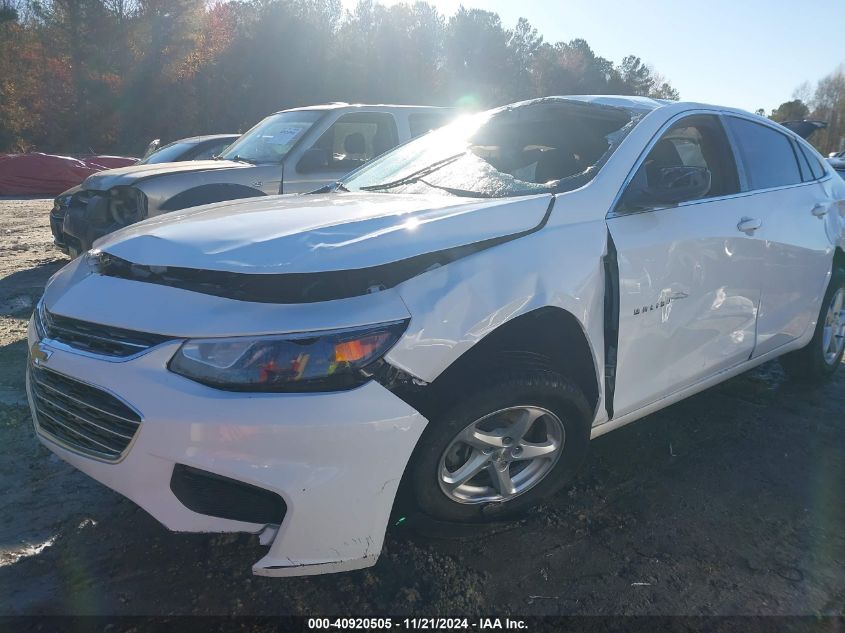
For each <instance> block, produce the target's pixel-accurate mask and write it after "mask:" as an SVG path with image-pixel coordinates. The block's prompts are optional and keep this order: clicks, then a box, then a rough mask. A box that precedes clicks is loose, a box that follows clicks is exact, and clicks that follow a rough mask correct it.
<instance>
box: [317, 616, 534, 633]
mask: <svg viewBox="0 0 845 633" xmlns="http://www.w3.org/2000/svg"><path fill="white" fill-rule="evenodd" d="M394 628H396V629H406V630H429V631H432V630H433V631H442V630H471V629H474V630H478V631H494V630H500V631H504V630H510V631H519V630H525V629H527V628H528V624H527V623H526V622H525V620H522V619H519V618H516V619H511V618H479V619H478V620H475V621H470V619H469V618H403V619H394V618H334V619H331V618H309V619H308V629H309V630H312V631H319V630H351V629H365V630H373V629H383V630H389V629H394Z"/></svg>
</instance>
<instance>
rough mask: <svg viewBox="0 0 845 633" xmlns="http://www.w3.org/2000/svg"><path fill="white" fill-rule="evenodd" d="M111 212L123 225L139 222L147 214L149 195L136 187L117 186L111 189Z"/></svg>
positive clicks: (113, 217)
mask: <svg viewBox="0 0 845 633" xmlns="http://www.w3.org/2000/svg"><path fill="white" fill-rule="evenodd" d="M109 214H110V215H111V217H112V219H113V220H114V221H115V222H117V223H118V224H120V225H121V226H126V225H127V224H132V223H134V222H138V221H139V220H142V219H144V217H145V216H146V215H147V196H146V195H145V194H144V192H143V191H141V190H140V189H135V187H115V188H114V189H111V190H110V191H109Z"/></svg>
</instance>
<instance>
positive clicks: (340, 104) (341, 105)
mask: <svg viewBox="0 0 845 633" xmlns="http://www.w3.org/2000/svg"><path fill="white" fill-rule="evenodd" d="M363 108H367V109H373V108H378V109H383V110H443V111H444V112H448V111H450V110H452V109H453V108H446V107H442V106H429V105H407V104H405V105H401V104H395V103H346V102H344V101H335V102H332V103H320V104H316V105H310V106H301V107H299V108H288V109H287V110H279V111H278V112H274V113H273V114H278V113H279V112H299V111H302V110H342V109H348V110H360V109H363Z"/></svg>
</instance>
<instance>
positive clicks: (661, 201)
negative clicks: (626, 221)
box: [622, 165, 712, 209]
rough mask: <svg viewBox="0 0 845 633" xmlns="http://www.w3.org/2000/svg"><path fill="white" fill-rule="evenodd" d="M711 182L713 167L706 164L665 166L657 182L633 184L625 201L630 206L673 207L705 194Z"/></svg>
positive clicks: (626, 194)
mask: <svg viewBox="0 0 845 633" xmlns="http://www.w3.org/2000/svg"><path fill="white" fill-rule="evenodd" d="M711 182H712V177H711V175H710V170H709V169H707V168H706V167H694V166H687V165H681V166H677V167H663V168H662V169H661V170H660V172H659V174H658V177H657V182H656V183H654V184H649V185H648V186H645V187H637V186H632V187H630V188H629V189H628V191H626V192H625V195H624V197H623V198H622V200H623V203H624V205H625V207H626V208H628V209H648V208H651V207H665V206H672V205H675V204H678V203H680V202H686V201H687V200H697V199H698V198H702V197H704V196H706V195H707V193H708V192H709V191H710V185H711ZM632 185H633V183H632Z"/></svg>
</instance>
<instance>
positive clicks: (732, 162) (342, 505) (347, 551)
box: [27, 97, 845, 576]
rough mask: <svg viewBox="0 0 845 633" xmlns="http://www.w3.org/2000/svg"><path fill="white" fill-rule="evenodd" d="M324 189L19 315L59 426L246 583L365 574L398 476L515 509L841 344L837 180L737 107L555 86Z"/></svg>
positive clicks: (71, 447)
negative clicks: (596, 448) (641, 438)
mask: <svg viewBox="0 0 845 633" xmlns="http://www.w3.org/2000/svg"><path fill="white" fill-rule="evenodd" d="M331 189H332V190H330V191H325V192H323V193H315V194H312V195H307V196H275V197H264V198H256V199H251V200H243V201H238V202H229V203H221V204H217V205H208V206H204V207H197V208H194V209H188V210H185V211H179V212H174V213H172V214H169V215H166V216H162V217H156V218H151V219H149V220H147V221H144V222H142V223H140V224H137V225H134V226H131V227H128V228H126V229H123V230H121V231H119V232H117V233H114V234H113V235H110V236H108V237H106V238H104V239H103V240H101V241H100V242H99V243H98V244H97V248H95V249H94V250H92V251H90V252H88V253H87V255H85V256H83V257H81V258H79V259H77V260H76V261H74V262H72V263H70V264H69V265H68V266H66V267H65V268H64V269H62V270H61V271H60V272H59V273H58V274H56V275H55V276H54V277H53V278H52V279H51V280H50V283H49V284H48V286H47V288H46V291H45V294H44V297H43V299H42V300H41V302H40V303H39V305H38V308H37V311H36V313H35V315H34V316H33V319H32V323H31V325H30V328H29V342H30V352H31V356H30V363H29V366H28V376H27V385H28V393H29V398H30V404H31V408H32V414H33V418H34V421H35V428H36V432H37V434H38V436H39V438H40V439H41V441H42V442H43V443H44V444H45V445H46V446H48V447H49V448H50V450H52V451H54V452H55V453H56V454H58V455H59V456H60V457H62V458H63V459H65V460H67V461H68V462H70V463H71V464H73V465H75V466H76V467H77V468H79V469H80V470H82V471H84V472H86V473H87V474H89V475H90V476H92V477H94V478H95V479H97V480H99V481H101V482H103V483H104V484H106V485H107V486H109V487H111V488H113V489H115V490H117V491H118V492H120V493H122V494H124V495H126V496H127V497H129V498H130V499H132V500H134V501H135V502H137V503H138V504H139V505H141V506H142V507H143V508H145V509H146V510H147V511H148V512H150V513H151V514H152V515H153V516H155V517H156V518H157V519H158V520H160V521H161V522H162V523H163V524H165V525H166V526H167V527H169V528H170V529H173V530H185V531H198V532H226V531H247V532H253V533H258V532H262V535H263V537H264V538H263V539H262V540H263V542H269V543H270V547H269V551H268V552H267V554H266V556H264V558H262V559H261V560H259V561H258V562H257V563H255V565H254V567H253V569H254V572H255V573H257V574H262V575H268V576H294V575H302V574H317V573H324V572H336V571H342V570H350V569H356V568H361V567H366V566H368V565H372V564H373V563H375V561H376V559H377V558H378V555H379V552H380V550H381V547H382V542H383V538H384V534H385V529H386V525H387V523H388V519H389V515H390V513H391V508H392V506H393V502H394V498H395V497H396V493H397V490H399V489H400V486H401V489H402V491H403V493H404V492H405V491H407V492H408V493H409V495H411V496H412V497H413V499H414V502H415V503H416V504H417V506H418V508H419V509H420V511H421V512H422V513H425V514H426V515H428V516H431V517H434V518H436V519H438V520H441V521H480V520H484V519H488V518H501V517H506V516H511V515H514V514H516V513H519V512H521V511H524V510H525V509H527V508H528V507H530V506H532V505H534V504H536V503H538V502H539V501H540V500H541V499H543V498H544V497H547V496H549V495H551V494H553V493H555V492H556V491H557V490H559V489H560V488H561V487H562V486H564V485H565V484H566V483H567V482H569V481H570V480H571V479H572V478H573V476H574V475H575V473H576V472H577V470H578V467H579V465H580V464H581V463H582V461H583V460H584V457H585V454H586V451H587V448H588V444H589V440H590V439H591V438H594V437H596V436H598V435H601V434H603V433H606V432H608V431H611V430H613V429H616V428H618V427H620V426H622V425H624V424H626V423H628V422H631V421H633V420H636V419H638V418H641V417H643V416H645V415H647V414H649V413H651V412H653V411H656V410H658V409H660V408H662V407H665V406H667V405H669V404H671V403H673V402H676V401H677V400H679V399H681V398H684V397H686V396H689V395H690V394H693V393H695V392H698V391H701V390H702V389H705V388H707V387H709V386H711V385H714V384H716V383H718V382H720V381H722V380H725V379H727V378H729V377H731V376H734V375H736V374H738V373H740V372H742V371H745V370H747V369H749V368H751V367H753V366H755V365H758V364H760V363H762V362H764V361H767V360H769V359H772V358H775V357H777V356H783V362H784V364H785V366H786V367H787V368H788V369H789V371H790V372H791V373H793V374H795V375H798V376H800V377H803V378H807V379H822V378H825V377H827V376H829V375H831V374H832V373H833V372H834V371H835V370H836V369H837V368H838V366H839V364H840V362H841V359H842V354H843V344H845V305H844V304H845V251H843V247H845V234H844V231H843V226H844V225H845V181H843V180H842V179H841V178H839V177H837V176H835V175H834V172H833V169H832V167H830V166H829V165H828V164H827V163H825V161H824V160H822V159H821V157H820V156H819V155H818V154H817V152H816V151H815V150H813V149H812V148H811V147H810V146H809V145H808V144H807V143H806V142H805V141H803V140H802V139H800V138H799V137H797V136H796V135H795V134H793V133H792V132H790V131H788V130H786V129H784V128H782V127H781V126H779V125H777V124H773V123H771V122H769V121H767V120H766V119H762V118H760V117H757V116H754V115H751V114H748V113H746V112H742V111H739V110H732V109H727V108H720V107H713V106H707V105H699V104H690V103H671V102H663V101H654V100H650V99H644V98H627V97H562V98H548V99H540V100H536V101H530V102H525V103H520V104H516V105H512V106H508V107H505V108H501V109H498V110H494V111H490V112H486V113H483V114H479V115H474V116H471V117H468V118H465V119H461V120H458V121H456V122H455V123H453V124H451V125H449V126H447V127H446V128H444V129H441V130H438V131H435V132H432V133H430V134H428V135H426V136H424V137H421V138H419V139H417V140H415V141H412V142H410V143H408V144H406V145H403V146H401V147H399V148H397V149H395V150H394V151H392V152H390V153H388V154H385V155H384V156H382V157H381V158H379V159H377V160H375V161H373V162H372V163H370V164H368V165H366V166H364V167H363V168H361V169H359V170H358V171H357V172H355V173H353V174H352V175H350V176H349V177H347V178H346V179H345V180H344V181H343V182H342V183H338V184H337V185H336V186H334V187H332V188H331Z"/></svg>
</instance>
